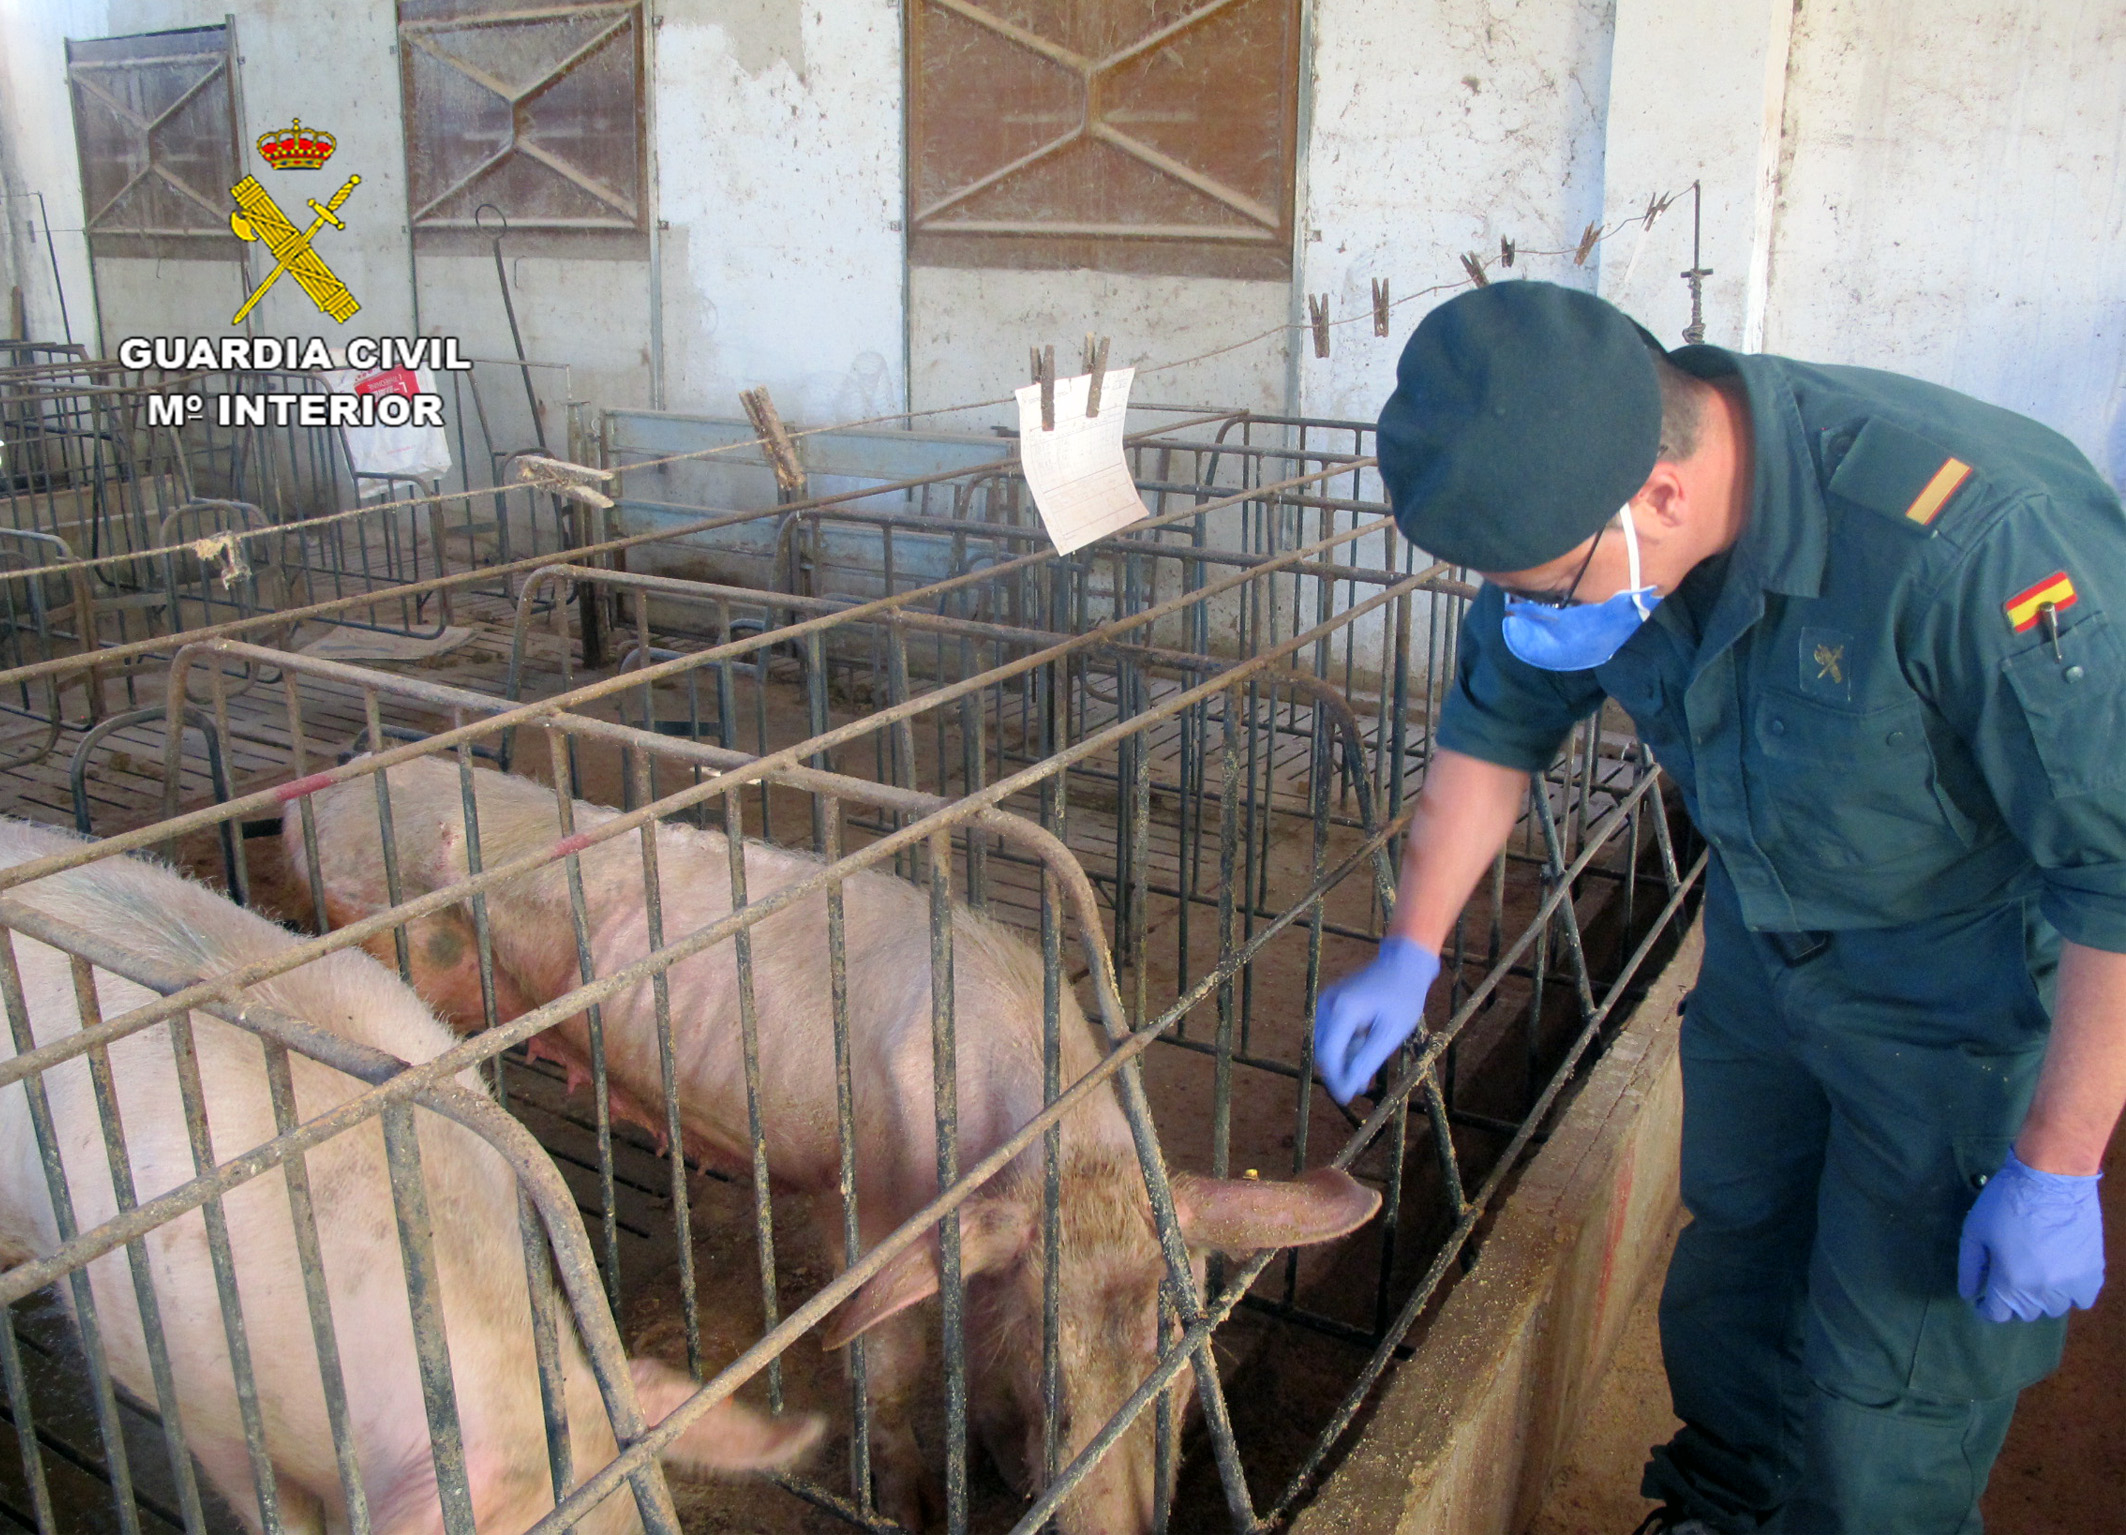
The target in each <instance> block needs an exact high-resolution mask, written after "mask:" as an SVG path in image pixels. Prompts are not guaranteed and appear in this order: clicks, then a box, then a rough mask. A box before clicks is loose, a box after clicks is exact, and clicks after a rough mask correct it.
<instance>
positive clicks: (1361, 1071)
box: [1314, 750, 1528, 1103]
mask: <svg viewBox="0 0 2126 1535" xmlns="http://www.w3.org/2000/svg"><path fill="white" fill-rule="evenodd" d="M1527 794H1528V775H1527V774H1526V773H1525V772H1523V771H1522V770H1521V769H1519V768H1510V767H1500V766H1499V765H1498V764H1497V763H1494V762H1485V761H1484V760H1482V759H1481V758H1478V757H1471V756H1466V755H1464V754H1463V753H1461V752H1457V751H1447V750H1441V751H1439V752H1438V753H1436V754H1435V755H1434V757H1433V759H1432V766H1431V770H1430V772H1429V773H1428V774H1427V776H1426V779H1425V788H1424V792H1423V793H1421V794H1420V795H1419V796H1418V800H1417V807H1416V809H1415V810H1414V811H1413V813H1412V814H1411V817H1410V838H1409V843H1408V846H1407V847H1406V849H1405V851H1404V855H1403V871H1402V878H1401V880H1400V881H1399V883H1398V886H1397V889H1396V896H1395V910H1394V912H1393V913H1392V914H1391V915H1390V918H1389V921H1388V930H1387V932H1386V933H1385V934H1384V935H1383V936H1382V938H1381V943H1380V953H1379V955H1378V957H1376V958H1375V959H1374V961H1373V963H1372V964H1370V965H1368V966H1366V968H1365V969H1363V970H1361V971H1359V972H1358V973H1357V974H1355V975H1352V976H1349V977H1346V978H1345V979H1344V980H1342V981H1340V982H1338V983H1337V984H1336V985H1334V986H1331V987H1328V988H1326V989H1324V990H1323V992H1322V994H1321V1003H1320V1006H1319V1008H1318V1009H1317V1011H1316V1016H1315V1023H1314V1040H1315V1054H1316V1058H1317V1060H1318V1061H1319V1063H1320V1066H1321V1075H1322V1080H1323V1081H1324V1082H1326V1083H1327V1084H1328V1088H1329V1093H1330V1095H1331V1096H1332V1097H1334V1098H1335V1099H1336V1101H1337V1102H1338V1103H1348V1102H1349V1101H1350V1100H1351V1099H1352V1098H1353V1097H1354V1096H1355V1095H1356V1094H1357V1093H1358V1092H1359V1090H1360V1089H1362V1088H1363V1087H1364V1086H1365V1085H1366V1084H1367V1083H1368V1082H1370V1081H1372V1080H1373V1074H1374V1073H1375V1072H1377V1071H1379V1070H1380V1068H1381V1066H1382V1065H1383V1064H1385V1063H1386V1061H1387V1059H1388V1057H1389V1056H1391V1055H1393V1054H1394V1053H1395V1051H1396V1048H1397V1047H1398V1046H1400V1045H1401V1044H1402V1042H1403V1041H1404V1040H1406V1039H1408V1038H1409V1037H1410V1035H1411V1033H1412V1032H1413V1031H1414V1030H1415V1029H1416V1028H1417V1024H1418V1020H1419V1018H1421V1017H1422V1016H1423V1014H1424V1008H1425V993H1426V992H1427V991H1429V990H1430V989H1431V986H1432V982H1433V981H1434V980H1435V979H1437V978H1438V976H1439V964H1440V961H1439V954H1440V950H1441V948H1442V947H1444V946H1445V944H1446V941H1447V934H1448V933H1449V932H1450V931H1452V930H1453V927H1454V919H1455V918H1456V917H1457V916H1459V915H1460V914H1461V910H1462V908H1463V907H1464V906H1465V905H1467V904H1468V902H1469V893H1470V892H1471V891H1473V890H1474V889H1475V888H1476V882H1477V881H1478V880H1479V879H1482V878H1483V877H1484V874H1485V871H1487V870H1488V869H1489V868H1490V867H1491V863H1492V860H1493V859H1495V858H1496V857H1498V852H1499V849H1500V848H1502V847H1504V846H1505V845H1506V839H1507V837H1509V836H1510V835H1512V833H1513V826H1514V823H1515V822H1516V821H1517V820H1519V819H1520V814H1521V805H1522V802H1523V800H1524V799H1525V798H1526V797H1527Z"/></svg>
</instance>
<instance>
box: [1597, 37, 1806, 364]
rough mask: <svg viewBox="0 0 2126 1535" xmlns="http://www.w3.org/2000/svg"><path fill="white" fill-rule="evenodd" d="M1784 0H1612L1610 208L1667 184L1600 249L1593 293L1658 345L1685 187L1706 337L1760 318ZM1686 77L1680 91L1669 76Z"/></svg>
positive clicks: (1606, 172)
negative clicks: (1697, 202)
mask: <svg viewBox="0 0 2126 1535" xmlns="http://www.w3.org/2000/svg"><path fill="white" fill-rule="evenodd" d="M1793 14H1794V0H1737V3H1735V4H1731V5H1719V6H1711V5H1704V4H1702V3H1693V0H1617V22H1616V46H1615V49H1614V52H1613V55H1612V58H1613V65H1612V68H1611V71H1610V81H1609V114H1608V119H1607V121H1606V122H1605V123H1604V125H1603V135H1604V143H1603V187H1604V201H1605V203H1606V205H1607V215H1606V216H1607V217H1608V218H1610V219H1612V220H1614V219H1619V218H1623V217H1625V216H1627V215H1628V214H1630V213H1633V212H1637V211H1640V210H1643V209H1644V208H1645V206H1646V203H1647V199H1648V198H1649V197H1651V196H1654V195H1659V194H1676V201H1675V202H1674V203H1673V204H1672V205H1671V206H1670V208H1669V211H1668V212H1667V213H1666V214H1664V215H1663V216H1662V217H1660V218H1659V219H1657V220H1655V222H1654V223H1653V225H1652V227H1651V228H1646V227H1643V226H1642V227H1640V228H1635V229H1629V230H1626V231H1624V232H1623V233H1622V234H1621V235H1619V236H1618V237H1617V238H1616V239H1614V240H1613V241H1611V242H1609V243H1608V244H1607V245H1606V246H1605V247H1604V249H1603V255H1602V261H1601V268H1600V270H1601V287H1600V292H1601V294H1602V297H1604V298H1606V299H1608V300H1609V301H1610V302H1611V303H1613V304H1616V305H1618V306H1619V307H1621V308H1623V309H1624V310H1626V311H1627V312H1629V313H1630V314H1632V315H1633V316H1634V317H1635V318H1637V319H1638V321H1639V323H1640V324H1642V325H1644V326H1645V327H1646V328H1647V329H1648V330H1650V331H1652V332H1653V333H1654V335H1655V336H1657V337H1658V338H1660V340H1662V341H1663V342H1665V343H1666V344H1668V345H1669V346H1675V345H1677V344H1679V343H1680V342H1681V341H1682V340H1683V339H1684V338H1683V330H1684V327H1685V326H1686V325H1688V324H1689V323H1690V315H1691V305H1690V290H1689V287H1688V285H1686V284H1685V283H1684V282H1683V281H1681V279H1680V276H1679V274H1680V273H1682V272H1683V271H1684V269H1685V268H1687V267H1689V266H1690V265H1691V246H1692V239H1691V236H1692V216H1693V211H1694V210H1693V207H1692V202H1693V198H1692V195H1691V193H1690V191H1689V190H1688V189H1689V187H1690V184H1691V183H1692V182H1693V181H1696V182H1698V183H1699V185H1700V188H1701V194H1702V198H1703V209H1702V215H1703V216H1702V225H1703V227H1702V231H1701V237H1700V242H1699V245H1700V251H1701V257H1700V259H1701V260H1702V261H1703V262H1704V265H1705V266H1706V267H1708V268H1710V269H1711V275H1710V276H1709V277H1707V278H1706V279H1705V287H1704V305H1703V318H1704V323H1705V339H1706V340H1707V341H1710V342H1712V343H1713V344H1714V345H1716V346H1727V347H1739V348H1742V349H1744V350H1755V349H1758V348H1759V347H1761V345H1762V339H1763V329H1764V294H1765V262H1766V255H1767V252H1768V251H1769V249H1770V242H1771V230H1772V216H1773V209H1774V203H1773V197H1774V194H1775V193H1776V178H1775V175H1774V172H1775V171H1776V169H1777V164H1778V139H1779V133H1780V130H1781V119H1782V107H1783V103H1784V100H1785V91H1786V73H1787V64H1788V38H1789V35H1790V32H1791V29H1792V18H1793ZM1686 80H1687V81H1688V82H1689V83H1688V88H1687V95H1686V93H1685V91H1684V90H1683V89H1679V82H1681V81H1686Z"/></svg>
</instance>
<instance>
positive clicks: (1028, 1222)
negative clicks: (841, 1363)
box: [825, 1199, 1033, 1349]
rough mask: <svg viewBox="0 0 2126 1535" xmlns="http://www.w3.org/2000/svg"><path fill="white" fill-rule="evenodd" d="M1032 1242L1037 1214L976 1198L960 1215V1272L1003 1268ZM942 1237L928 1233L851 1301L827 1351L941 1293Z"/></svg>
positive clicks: (830, 1327) (831, 1330) (830, 1328)
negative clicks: (1034, 1217) (939, 1260)
mask: <svg viewBox="0 0 2126 1535" xmlns="http://www.w3.org/2000/svg"><path fill="white" fill-rule="evenodd" d="M1032 1237H1033V1212H1032V1211H1031V1210H1030V1209H1028V1208H1027V1207H1026V1206H1025V1205H1023V1204H1020V1203H1018V1202H1017V1201H1016V1200H1008V1199H971V1200H969V1201H968V1202H967V1203H966V1204H965V1205H964V1206H963V1207H962V1208H961V1210H960V1273H961V1275H962V1276H963V1277H965V1278H968V1279H972V1278H973V1277H974V1276H975V1275H977V1274H982V1273H987V1272H989V1271H990V1270H992V1269H998V1268H1002V1267H1004V1266H1005V1265H1006V1264H1008V1263H1011V1262H1013V1261H1015V1260H1016V1259H1017V1258H1018V1256H1019V1254H1020V1253H1022V1252H1024V1251H1025V1250H1026V1244H1027V1243H1028V1242H1029V1241H1030V1240H1031V1239H1032ZM941 1283H943V1280H942V1279H941V1278H940V1277H939V1274H938V1242H937V1233H936V1232H934V1231H933V1232H929V1233H927V1234H925V1235H924V1236H923V1238H922V1239H921V1240H920V1241H918V1242H916V1243H915V1245H914V1246H912V1247H909V1248H907V1249H905V1250H904V1251H902V1252H900V1253H899V1254H897V1255H895V1257H894V1258H893V1259H892V1260H891V1261H889V1262H888V1263H887V1264H886V1266H885V1267H884V1268H882V1269H880V1270H879V1271H878V1272H877V1273H876V1274H873V1275H872V1276H871V1277H870V1278H869V1279H867V1280H866V1281H864V1283H863V1284H862V1285H861V1286H860V1287H859V1288H858V1289H857V1292H856V1293H855V1294H854V1295H852V1296H850V1297H849V1299H848V1301H847V1302H846V1303H844V1305H843V1306H842V1308H841V1310H839V1311H837V1312H836V1313H835V1314H834V1317H833V1319H832V1320H831V1321H829V1322H828V1323H827V1335H826V1339H825V1345H826V1347H828V1348H830V1349H835V1348H840V1347H842V1346H843V1345H844V1344H846V1343H848V1342H849V1341H850V1340H851V1339H854V1338H856V1337H859V1336H861V1335H862V1334H864V1333H866V1332H869V1331H870V1330H871V1329H872V1328H874V1327H876V1326H878V1324H879V1323H881V1322H883V1321H885V1320H886V1318H888V1317H890V1316H894V1315H896V1314H898V1313H900V1312H903V1311H906V1310H907V1309H908V1308H909V1307H910V1306H913V1305H915V1304H916V1303H917V1302H918V1301H924V1300H928V1299H929V1298H930V1297H931V1296H933V1295H935V1294H937V1292H938V1286H939V1285H940V1284H941Z"/></svg>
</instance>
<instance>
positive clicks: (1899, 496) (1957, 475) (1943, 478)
mask: <svg viewBox="0 0 2126 1535" xmlns="http://www.w3.org/2000/svg"><path fill="white" fill-rule="evenodd" d="M1971 480H1972V469H1971V466H1970V465H1969V464H1967V463H1965V462H1964V461H1963V460H1962V459H1960V458H1958V457H1957V456H1956V455H1955V454H1953V453H1951V452H1949V451H1948V450H1947V449H1946V448H1944V447H1942V446H1941V444H1939V443H1935V442H1929V441H1928V440H1927V439H1926V438H1924V437H1922V436H1920V435H1919V434H1918V433H1917V432H1909V431H1906V430H1905V429H1904V428H1903V427H1901V426H1893V425H1891V424H1890V423H1889V422H1887V421H1882V420H1871V421H1869V422H1868V423H1867V424H1866V425H1865V426H1863V427H1862V428H1861V429H1860V433H1859V435H1858V436H1857V437H1855V438H1854V439H1853V446H1852V448H1851V449H1850V450H1848V452H1847V453H1846V455H1845V457H1844V458H1843V459H1842V460H1840V461H1839V464H1838V468H1837V469H1836V470H1835V471H1834V472H1833V473H1832V475H1831V478H1830V483H1829V484H1828V485H1826V486H1825V487H1824V488H1825V489H1826V490H1828V491H1829V492H1830V494H1832V495H1834V496H1837V497H1839V498H1840V499H1841V500H1845V501H1850V502H1852V503H1853V504H1854V505H1855V506H1864V507H1866V508H1867V509H1868V510H1869V511H1871V512H1879V513H1881V514H1882V515H1883V516H1885V517H1891V518H1895V519H1896V520H1897V521H1899V522H1901V523H1903V524H1905V525H1906V526H1907V527H1909V528H1912V529H1914V530H1915V531H1919V532H1929V533H1930V532H1932V531H1933V526H1934V519H1935V518H1937V517H1939V516H1940V515H1941V513H1942V509H1943V508H1944V507H1946V506H1947V505H1948V504H1949V503H1950V501H1952V500H1953V499H1954V498H1955V496H1956V493H1957V492H1958V491H1960V490H1962V489H1963V488H1964V487H1965V486H1966V485H1968V484H1970V483H1971Z"/></svg>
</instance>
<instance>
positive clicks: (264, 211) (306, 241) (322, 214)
mask: <svg viewBox="0 0 2126 1535" xmlns="http://www.w3.org/2000/svg"><path fill="white" fill-rule="evenodd" d="M361 182H362V178H361V177H359V176H349V177H348V178H347V184H346V185H345V186H343V187H341V188H340V189H339V190H338V191H337V192H334V193H333V194H332V200H331V201H330V202H326V203H320V202H319V201H318V200H317V199H316V198H314V197H313V198H311V199H310V208H311V211H312V212H314V213H316V214H317V217H316V218H315V219H313V220H311V222H310V227H309V228H308V229H303V230H298V229H297V228H296V227H295V225H293V224H291V223H290V222H289V221H288V216H287V215H286V214H284V213H282V212H281V210H280V205H279V204H278V203H276V202H275V201H274V200H273V197H272V194H271V193H269V192H267V190H266V189H265V188H264V187H262V186H260V185H259V184H258V178H257V177H256V176H246V177H245V178H244V179H243V180H241V181H239V182H238V183H237V184H236V185H235V186H233V187H231V188H229V194H230V195H231V196H232V197H234V198H235V199H236V207H237V211H236V212H234V213H232V214H230V215H229V228H230V230H231V231H232V232H234V234H235V235H236V238H237V239H239V240H263V241H265V243H266V249H268V250H270V251H272V252H273V257H274V262H275V265H274V268H273V270H272V271H270V272H268V273H267V274H266V280H265V281H264V282H262V283H260V284H259V285H258V286H257V287H256V288H254V289H252V291H251V296H250V297H249V298H247V299H245V300H244V307H243V308H241V309H239V310H237V311H236V316H235V318H234V319H232V320H230V321H229V323H230V324H231V325H241V324H243V322H244V316H245V315H247V314H249V313H250V312H251V306H252V305H254V304H256V303H257V302H258V301H259V300H260V299H262V298H264V297H265V296H266V290H267V289H268V288H270V287H272V286H273V284H274V282H275V281H276V280H277V279H278V278H279V277H280V275H281V273H283V272H287V273H289V274H291V275H292V276H293V277H294V278H295V280H296V282H297V283H299V284H300V285H301V286H302V290H303V291H304V292H305V293H307V294H309V295H310V301H311V302H312V303H314V304H316V305H317V307H318V308H319V309H321V310H323V311H324V312H325V313H326V314H329V315H331V316H332V318H333V319H335V320H338V321H339V322H340V323H341V324H345V323H346V321H347V318H348V316H350V315H352V314H353V313H354V312H355V311H356V310H357V309H359V308H361V307H362V306H361V305H360V304H358V303H356V302H355V298H354V295H353V294H352V293H350V292H348V291H347V285H346V284H345V283H343V282H341V281H340V279H339V274H338V273H336V272H334V271H333V270H332V268H331V267H329V266H327V265H325V261H324V258H323V257H322V256H320V255H318V253H317V252H316V251H314V250H312V249H311V248H310V242H311V240H312V239H313V238H314V237H315V236H316V234H317V232H318V231H319V230H320V229H323V228H324V227H325V226H326V225H327V224H330V225H331V226H332V227H333V228H334V229H345V228H346V227H347V226H346V225H345V224H343V223H341V222H340V217H339V211H340V205H341V204H342V203H344V202H346V201H347V199H348V198H349V197H350V196H352V195H353V193H354V189H355V188H356V187H357V186H360V185H361Z"/></svg>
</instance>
